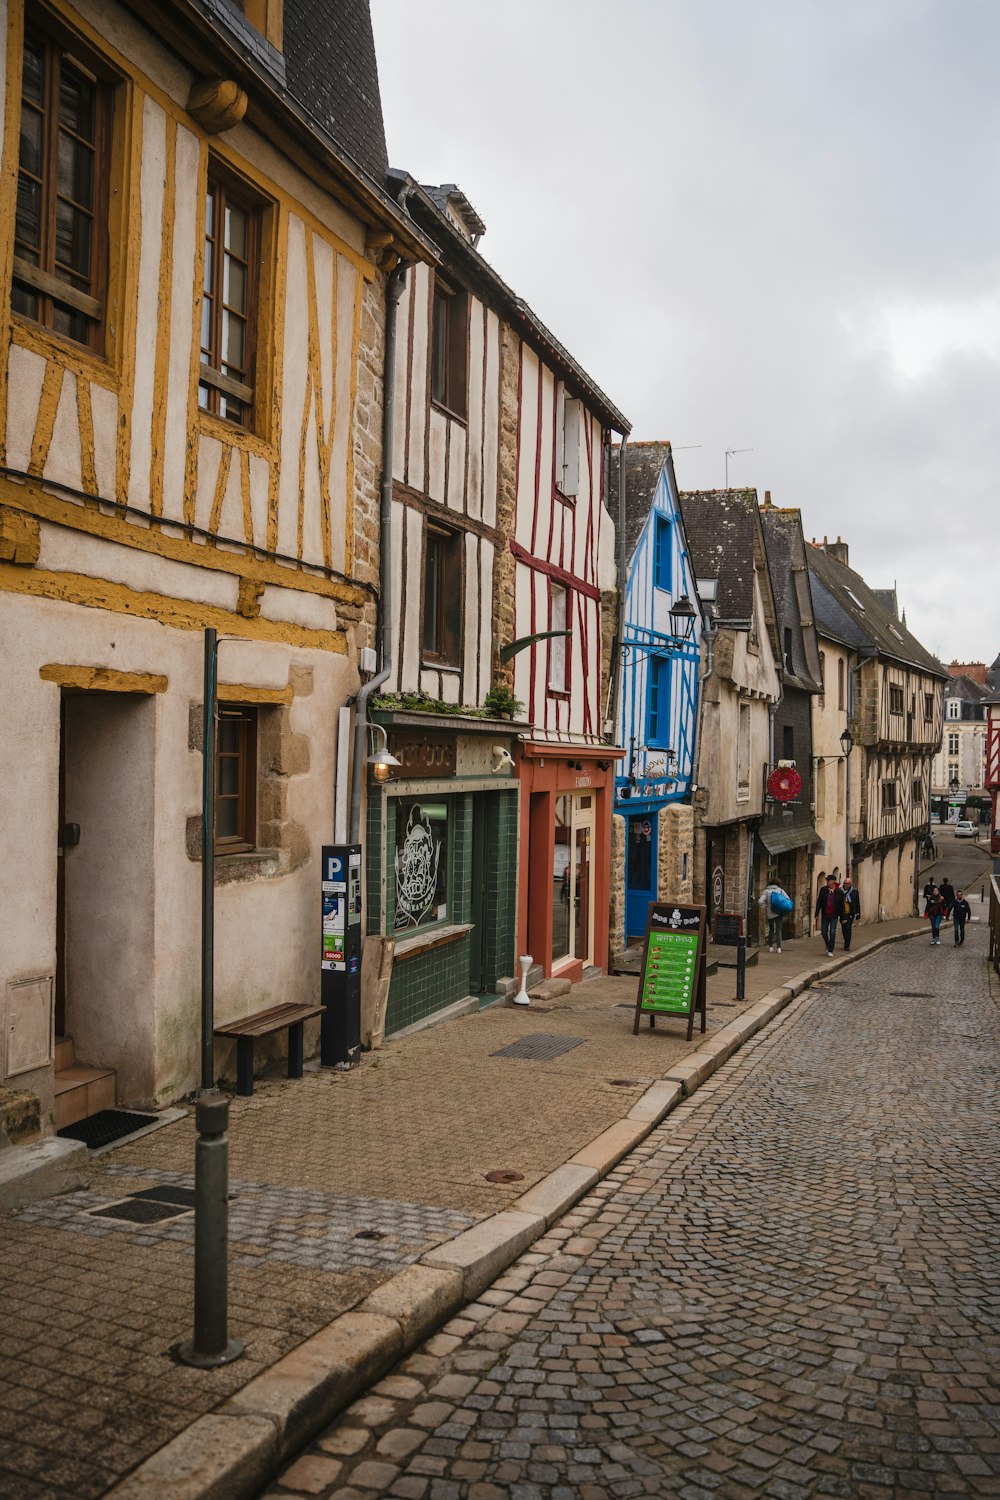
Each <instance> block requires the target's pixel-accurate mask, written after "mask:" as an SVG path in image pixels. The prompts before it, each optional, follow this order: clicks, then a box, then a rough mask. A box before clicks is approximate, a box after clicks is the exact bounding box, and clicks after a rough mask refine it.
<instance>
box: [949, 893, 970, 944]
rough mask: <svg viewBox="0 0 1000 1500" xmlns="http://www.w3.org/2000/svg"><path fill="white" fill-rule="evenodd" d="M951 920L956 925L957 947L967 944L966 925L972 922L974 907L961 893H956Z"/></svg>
mask: <svg viewBox="0 0 1000 1500" xmlns="http://www.w3.org/2000/svg"><path fill="white" fill-rule="evenodd" d="M951 919H952V921H953V922H954V924H955V947H956V948H960V947H961V946H962V944H963V943H964V942H965V924H966V922H971V921H972V907H971V906H970V905H969V903H968V901H966V899H965V897H964V896H963V894H962V892H961V891H956V892H955V904H954V906H953V907H952V908H951Z"/></svg>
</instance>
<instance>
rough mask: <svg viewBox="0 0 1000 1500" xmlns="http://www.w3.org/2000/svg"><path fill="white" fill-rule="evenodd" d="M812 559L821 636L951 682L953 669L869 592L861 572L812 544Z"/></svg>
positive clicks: (811, 567)
mask: <svg viewBox="0 0 1000 1500" xmlns="http://www.w3.org/2000/svg"><path fill="white" fill-rule="evenodd" d="M806 555H807V557H808V559H809V571H810V573H811V574H812V585H813V587H812V595H813V603H814V605H815V609H816V624H817V626H818V628H819V629H820V631H821V633H823V634H825V635H829V636H831V637H832V638H833V639H834V640H837V641H840V642H841V643H842V644H843V645H845V646H850V647H851V649H852V650H854V651H857V652H858V653H859V654H860V655H861V656H876V655H877V656H887V657H889V658H891V659H892V660H893V661H898V662H903V663H905V664H906V665H907V666H913V667H917V668H918V669H919V670H920V671H922V672H929V673H931V674H932V675H933V676H935V677H944V678H947V676H948V669H947V667H945V666H944V665H943V664H942V663H941V662H940V661H938V659H937V657H936V656H934V655H933V654H932V653H931V652H930V651H928V650H927V649H926V647H924V646H922V645H921V644H920V642H919V641H918V640H917V638H916V636H915V635H913V633H912V632H911V631H910V630H909V629H908V628H907V626H906V625H904V624H903V622H902V621H901V620H897V619H896V618H895V616H894V615H893V614H891V613H890V611H889V610H888V609H886V607H885V605H884V604H883V603H882V601H881V599H880V598H879V591H877V590H875V589H872V588H869V587H868V585H867V583H865V580H864V579H863V578H862V576H861V574H860V573H855V571H854V569H853V568H850V567H848V566H847V564H846V563H842V562H839V561H838V560H837V559H836V558H834V557H831V556H830V554H829V553H828V552H825V551H824V550H823V548H822V547H820V546H814V545H812V544H810V545H809V546H808V547H807V548H806ZM882 592H884V591H882ZM852 596H853V597H852Z"/></svg>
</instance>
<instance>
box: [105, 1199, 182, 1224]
mask: <svg viewBox="0 0 1000 1500" xmlns="http://www.w3.org/2000/svg"><path fill="white" fill-rule="evenodd" d="M190 1212H191V1210H190V1209H189V1208H180V1207H179V1206H178V1205H177V1204H175V1203H155V1202H154V1201H153V1199H152V1198H129V1199H127V1200H126V1201H125V1202H124V1203H111V1204H109V1205H108V1207H107V1208H95V1209H93V1210H92V1212H91V1215H90V1217H91V1218H92V1219H121V1220H122V1221H123V1222H125V1223H127V1224H158V1223H159V1222H160V1220H161V1219H176V1218H177V1216H178V1214H187V1213H190Z"/></svg>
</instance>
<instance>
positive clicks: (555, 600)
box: [549, 583, 569, 693]
mask: <svg viewBox="0 0 1000 1500" xmlns="http://www.w3.org/2000/svg"><path fill="white" fill-rule="evenodd" d="M568 613H569V599H568V591H567V590H566V589H565V588H564V587H563V585H562V584H561V583H550V584H549V629H550V630H565V629H566V628H567V624H568V620H567V616H568ZM566 644H567V637H566V636H564V635H554V636H552V637H551V639H550V640H549V687H550V688H551V689H552V690H553V691H554V692H557V693H566V692H568V691H569V652H568V651H567V650H566Z"/></svg>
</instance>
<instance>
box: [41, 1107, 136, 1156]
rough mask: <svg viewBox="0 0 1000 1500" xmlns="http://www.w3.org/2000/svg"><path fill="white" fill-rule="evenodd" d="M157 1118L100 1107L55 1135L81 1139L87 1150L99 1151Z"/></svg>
mask: <svg viewBox="0 0 1000 1500" xmlns="http://www.w3.org/2000/svg"><path fill="white" fill-rule="evenodd" d="M159 1118H160V1117H159V1115H138V1114H135V1113H134V1111H132V1110H128V1109H102V1110H100V1111H99V1112H98V1113H97V1114H96V1115H90V1116H88V1118H87V1119H86V1120H77V1122H76V1124H75V1125H64V1126H63V1128H62V1130H57V1131H56V1135H60V1136H62V1137H63V1139H64V1140H67V1141H82V1142H83V1144H84V1145H85V1146H86V1147H87V1149H88V1150H89V1151H99V1150H100V1148H101V1147H102V1146H110V1145H111V1143H112V1141H120V1140H121V1139H122V1137H123V1136H126V1135H133V1134H134V1133H135V1131H137V1130H142V1129H144V1128H145V1126H147V1125H154V1124H157V1123H158V1122H159Z"/></svg>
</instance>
